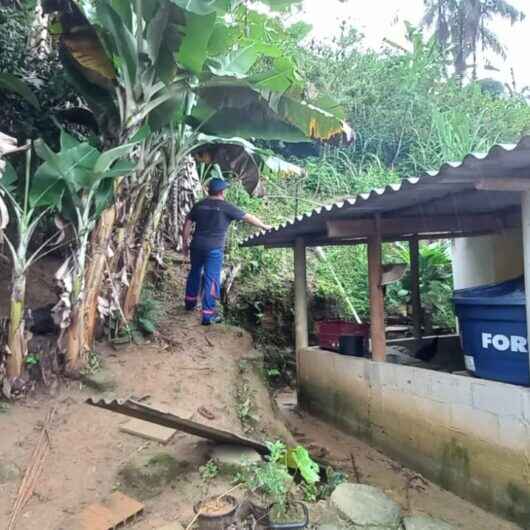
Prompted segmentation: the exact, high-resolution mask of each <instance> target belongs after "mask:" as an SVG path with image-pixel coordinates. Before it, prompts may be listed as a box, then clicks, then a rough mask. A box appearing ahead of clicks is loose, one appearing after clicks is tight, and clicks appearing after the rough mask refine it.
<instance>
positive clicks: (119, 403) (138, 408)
mask: <svg viewBox="0 0 530 530" xmlns="http://www.w3.org/2000/svg"><path fill="white" fill-rule="evenodd" d="M86 403H88V404H89V405H92V406H94V407H100V408H102V409H105V410H111V411H113V412H118V413H119V414H125V415H126V416H131V417H133V418H138V419H141V420H145V421H148V422H151V423H156V424H157V425H163V426H164V427H171V428H173V429H177V430H179V431H182V432H185V433H188V434H193V435H195V436H199V437H201V438H206V439H208V440H212V441H214V442H218V443H222V444H223V443H224V444H235V445H242V446H244V447H250V448H252V449H255V450H256V451H257V452H258V453H260V454H262V455H265V454H268V452H269V450H268V449H267V446H266V445H265V444H262V443H261V442H258V441H256V440H251V439H249V438H244V437H243V436H238V435H237V434H234V433H232V432H228V431H224V430H221V429H217V428H214V427H210V426H207V425H202V424H200V423H197V422H195V421H191V420H186V419H184V418H180V417H179V416H176V415H175V414H172V413H171V412H169V411H166V410H158V409H156V408H153V407H151V406H149V405H145V404H143V403H138V402H137V401H132V400H131V399H127V400H124V401H123V400H117V399H113V400H105V399H100V400H97V399H93V398H89V399H87V401H86Z"/></svg>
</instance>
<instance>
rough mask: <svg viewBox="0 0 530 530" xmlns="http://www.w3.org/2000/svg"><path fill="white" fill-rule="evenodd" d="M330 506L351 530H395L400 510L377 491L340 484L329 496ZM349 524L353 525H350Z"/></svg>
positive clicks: (366, 487) (350, 484)
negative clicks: (345, 520)
mask: <svg viewBox="0 0 530 530" xmlns="http://www.w3.org/2000/svg"><path fill="white" fill-rule="evenodd" d="M331 504H332V506H334V507H335V508H336V509H337V510H338V512H339V513H340V515H341V516H342V517H344V518H346V519H347V520H348V521H350V524H349V525H348V527H349V528H351V529H355V530H399V528H400V524H401V508H400V507H399V505H398V504H397V503H395V502H394V501H393V500H392V499H390V498H389V497H387V496H386V495H385V494H384V493H383V492H382V491H381V490H379V489H377V488H374V487H373V486H367V485H365V484H352V483H349V482H344V483H343V484H340V485H339V486H337V488H336V489H335V491H334V492H333V493H332V494H331ZM352 524H353V526H352Z"/></svg>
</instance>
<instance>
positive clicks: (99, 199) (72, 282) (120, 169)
mask: <svg viewBox="0 0 530 530" xmlns="http://www.w3.org/2000/svg"><path fill="white" fill-rule="evenodd" d="M134 146H135V143H134V142H131V143H128V144H123V145H121V146H119V147H115V148H113V149H109V150H107V151H104V152H100V151H99V150H98V149H96V148H95V147H93V146H92V145H90V144H89V143H88V142H80V141H78V140H76V139H75V138H73V137H72V136H70V135H69V134H67V133H66V132H64V131H62V132H61V149H60V151H59V152H58V153H55V152H53V151H52V150H51V149H50V148H49V147H48V146H47V145H46V144H45V143H44V142H43V141H41V140H38V141H37V142H35V150H36V152H37V154H38V155H39V156H40V157H41V158H42V159H43V160H44V163H43V164H42V165H41V166H40V167H39V169H38V170H37V171H36V173H35V177H34V180H33V187H32V190H31V194H30V203H31V204H32V206H33V207H50V208H55V209H57V210H59V211H60V212H61V213H62V215H63V216H64V217H65V218H66V219H67V220H68V221H69V222H71V224H72V227H73V229H74V232H75V235H76V240H77V246H76V249H75V251H74V252H73V253H72V255H71V256H70V257H69V258H68V259H67V261H66V262H65V264H64V265H63V266H62V267H61V269H60V277H59V278H57V277H56V279H58V280H60V281H61V286H62V287H63V289H64V291H65V292H63V295H62V296H61V300H60V302H59V304H58V306H56V308H55V310H54V312H55V313H56V314H60V315H61V318H60V321H59V322H58V324H59V326H60V327H61V329H62V330H63V333H62V334H61V337H60V339H62V338H63V334H64V330H65V332H66V339H67V340H66V345H64V344H60V345H62V346H63V348H64V349H66V354H67V370H68V371H71V372H75V371H76V370H77V369H78V368H79V365H80V361H83V359H81V360H80V359H79V355H80V354H81V353H84V348H83V335H82V331H83V322H84V315H85V289H84V286H85V276H86V263H87V252H88V247H89V245H88V244H89V238H90V234H91V232H92V230H93V229H94V227H95V225H96V222H97V220H98V218H99V216H100V214H101V213H102V212H103V210H104V209H105V207H106V206H107V205H108V203H109V201H110V198H111V197H112V196H113V193H114V181H115V179H116V178H118V177H120V178H121V177H123V176H124V175H127V174H128V173H129V172H130V171H132V170H133V169H134V167H135V164H134V163H133V162H131V161H130V160H127V159H126V158H125V157H126V156H127V155H128V154H129V153H130V152H131V150H132V149H133V147H134ZM60 342H61V341H60Z"/></svg>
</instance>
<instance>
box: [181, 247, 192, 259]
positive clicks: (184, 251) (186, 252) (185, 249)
mask: <svg viewBox="0 0 530 530" xmlns="http://www.w3.org/2000/svg"><path fill="white" fill-rule="evenodd" d="M182 254H183V255H184V256H185V257H186V258H187V257H188V256H189V255H190V247H189V246H188V245H186V244H185V243H184V245H182Z"/></svg>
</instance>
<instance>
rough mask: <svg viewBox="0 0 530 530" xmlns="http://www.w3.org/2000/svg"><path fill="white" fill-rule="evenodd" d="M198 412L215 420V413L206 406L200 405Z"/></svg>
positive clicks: (208, 418)
mask: <svg viewBox="0 0 530 530" xmlns="http://www.w3.org/2000/svg"><path fill="white" fill-rule="evenodd" d="M197 412H198V413H199V414H200V415H201V416H202V417H204V418H206V419H207V420H215V414H214V413H213V412H210V411H209V410H208V409H207V408H206V407H199V408H198V409H197Z"/></svg>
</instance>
